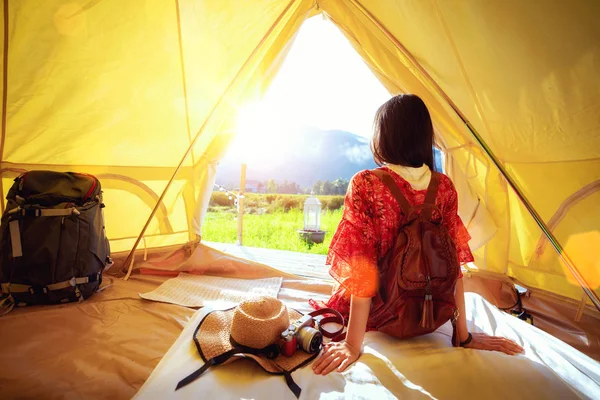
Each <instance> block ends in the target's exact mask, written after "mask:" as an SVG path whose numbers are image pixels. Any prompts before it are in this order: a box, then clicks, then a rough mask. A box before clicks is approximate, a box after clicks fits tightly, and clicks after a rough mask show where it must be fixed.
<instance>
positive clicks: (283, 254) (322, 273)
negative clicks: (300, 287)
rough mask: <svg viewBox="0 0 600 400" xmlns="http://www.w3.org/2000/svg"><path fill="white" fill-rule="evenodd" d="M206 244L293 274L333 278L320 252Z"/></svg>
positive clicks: (326, 278)
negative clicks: (297, 251)
mask: <svg viewBox="0 0 600 400" xmlns="http://www.w3.org/2000/svg"><path fill="white" fill-rule="evenodd" d="M203 243H204V244H206V245H208V246H210V247H213V248H215V249H217V250H220V251H222V252H224V253H228V254H231V255H232V256H235V257H240V258H245V259H247V260H251V261H256V262H259V263H261V264H265V265H268V266H270V267H273V268H277V269H280V270H282V271H285V272H289V273H291V274H295V275H299V276H306V277H310V278H318V279H325V280H332V278H331V276H330V275H329V273H328V270H329V268H328V267H326V266H325V258H326V257H325V256H322V255H318V254H306V253H296V252H293V251H284V250H272V249H261V248H257V247H247V246H238V245H236V244H230V243H216V242H203Z"/></svg>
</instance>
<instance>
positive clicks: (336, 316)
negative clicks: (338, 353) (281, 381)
mask: <svg viewBox="0 0 600 400" xmlns="http://www.w3.org/2000/svg"><path fill="white" fill-rule="evenodd" d="M327 314H330V316H328V317H323V318H321V319H320V320H319V330H320V331H321V334H323V336H325V337H327V338H330V339H331V338H334V337H337V336H338V335H340V334H341V333H342V332H343V331H344V325H345V323H344V317H342V314H340V313H339V312H338V311H337V310H334V309H333V308H321V309H320V310H316V311H312V312H310V313H308V315H310V316H311V317H318V316H319V315H327ZM330 322H335V323H336V324H340V325H341V326H342V327H341V328H340V329H338V330H337V331H334V332H330V331H328V330H325V329H324V328H323V325H324V324H328V323H330Z"/></svg>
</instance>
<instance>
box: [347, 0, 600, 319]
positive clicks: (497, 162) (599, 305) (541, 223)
mask: <svg viewBox="0 0 600 400" xmlns="http://www.w3.org/2000/svg"><path fill="white" fill-rule="evenodd" d="M350 2H351V3H353V4H354V6H355V7H356V8H357V9H358V10H359V11H360V12H361V13H362V14H363V15H364V16H365V17H367V19H369V20H370V21H371V23H373V24H374V25H375V26H376V27H377V28H378V29H379V30H380V31H381V32H382V33H383V34H384V35H385V36H386V37H387V38H388V39H389V40H390V41H391V42H392V43H393V44H394V46H395V47H396V48H397V49H398V50H399V51H400V52H401V53H402V54H403V55H404V56H405V57H406V58H407V59H408V60H409V61H410V62H411V63H412V65H413V66H414V67H415V68H416V69H417V70H418V71H419V72H420V73H421V74H423V76H424V77H425V78H426V79H427V80H428V82H429V83H430V84H431V85H433V87H434V88H435V90H436V91H437V92H438V94H439V95H440V96H442V97H443V98H444V99H445V100H446V102H447V103H448V105H449V106H450V107H452V109H453V110H454V112H455V113H456V114H457V115H458V117H459V118H460V119H461V120H462V122H463V123H464V124H465V126H466V127H467V128H468V129H469V131H470V132H471V134H472V135H473V137H474V138H475V140H476V141H477V142H478V143H479V145H480V146H481V147H482V148H483V150H484V151H485V152H486V153H487V155H488V156H489V157H490V158H491V159H492V161H493V163H494V165H496V167H497V168H498V169H499V170H500V172H501V173H502V175H503V176H504V178H505V179H506V181H507V182H508V184H509V185H510V187H511V188H512V189H513V190H514V191H515V193H516V195H517V197H519V199H520V200H521V202H522V203H523V205H524V206H525V208H527V211H529V213H530V214H531V216H532V217H533V219H534V220H535V222H536V223H537V224H538V226H539V227H540V229H541V230H542V232H544V235H546V237H547V238H548V240H549V241H550V243H552V246H553V247H554V249H555V250H556V252H557V253H558V256H559V257H560V259H561V260H562V262H563V263H564V264H565V265H566V267H567V268H568V269H569V271H571V273H572V274H573V276H574V277H575V279H576V280H577V282H578V283H579V285H580V286H581V288H582V289H583V290H584V291H585V293H586V294H587V295H588V297H589V298H590V300H591V301H592V303H594V305H595V306H596V308H597V309H598V310H599V311H600V298H598V295H597V294H596V293H595V292H594V291H593V290H592V289H591V288H590V285H589V284H588V283H587V282H586V280H585V278H584V277H583V276H582V275H581V273H580V272H579V270H578V269H577V267H576V266H575V263H573V260H571V258H570V257H569V256H568V255H567V253H566V252H565V250H564V249H563V247H562V245H561V244H560V243H559V242H558V240H557V239H556V237H555V236H554V234H553V233H552V232H551V231H550V229H549V228H548V226H547V225H546V223H545V222H544V220H543V219H542V217H541V216H540V215H539V214H538V212H537V211H536V210H535V208H534V207H533V205H532V204H531V203H530V202H529V199H527V197H526V196H525V194H524V193H523V191H522V190H521V188H520V187H519V186H518V185H517V183H516V182H515V180H514V179H513V178H512V177H511V176H510V174H509V173H508V171H507V170H506V168H504V165H503V164H502V162H501V161H500V160H499V159H498V158H497V157H496V155H495V154H494V153H493V152H492V150H491V149H490V147H489V146H488V145H487V143H486V142H485V141H484V140H483V138H482V137H481V136H480V135H479V133H478V132H477V130H476V129H475V127H474V126H473V125H471V123H470V122H469V120H468V119H467V117H466V116H465V115H464V114H463V113H462V112H461V111H460V110H459V108H458V107H457V106H456V104H454V102H453V101H452V99H450V97H449V96H448V95H447V94H446V92H444V90H443V89H442V88H441V87H440V86H439V85H438V84H437V82H436V81H435V80H434V79H433V78H432V77H431V75H429V73H428V72H427V71H426V70H425V68H423V67H422V66H421V64H420V63H419V62H418V61H417V60H416V59H415V58H414V57H413V56H412V54H410V52H409V51H408V50H407V49H406V48H405V47H404V46H403V45H402V43H400V42H399V41H398V39H396V38H395V37H394V35H392V34H391V32H390V31H388V30H387V29H386V28H385V26H383V24H382V23H381V22H380V21H379V20H378V19H377V18H375V16H374V15H373V14H371V13H370V12H369V11H368V10H367V9H365V7H364V6H363V5H362V4H361V3H360V2H359V1H358V0H350Z"/></svg>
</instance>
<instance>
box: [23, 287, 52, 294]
mask: <svg viewBox="0 0 600 400" xmlns="http://www.w3.org/2000/svg"><path fill="white" fill-rule="evenodd" d="M27 291H28V292H29V294H31V295H35V294H37V293H44V294H48V286H29V289H27Z"/></svg>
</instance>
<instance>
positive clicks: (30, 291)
mask: <svg viewBox="0 0 600 400" xmlns="http://www.w3.org/2000/svg"><path fill="white" fill-rule="evenodd" d="M6 199H7V204H6V210H5V211H4V214H3V215H2V222H1V224H0V283H1V285H2V286H1V287H2V294H3V296H6V295H11V296H12V298H13V299H14V302H15V303H16V304H17V305H29V304H56V303H66V302H71V301H81V300H83V299H86V298H88V297H89V296H91V295H92V294H93V293H94V292H95V291H96V290H98V288H99V286H100V284H101V283H102V273H103V272H104V270H105V269H107V268H108V267H110V266H111V265H112V261H111V259H110V247H109V243H108V239H107V237H106V231H105V229H104V216H103V211H102V208H103V207H104V204H103V203H102V189H101V187H100V182H99V181H98V179H96V177H94V176H92V175H86V174H80V173H73V172H66V173H60V172H52V171H31V172H27V173H24V174H23V175H21V176H19V177H18V178H16V179H15V181H14V184H13V186H12V187H11V189H10V190H9V192H8V195H7V197H6Z"/></svg>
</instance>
